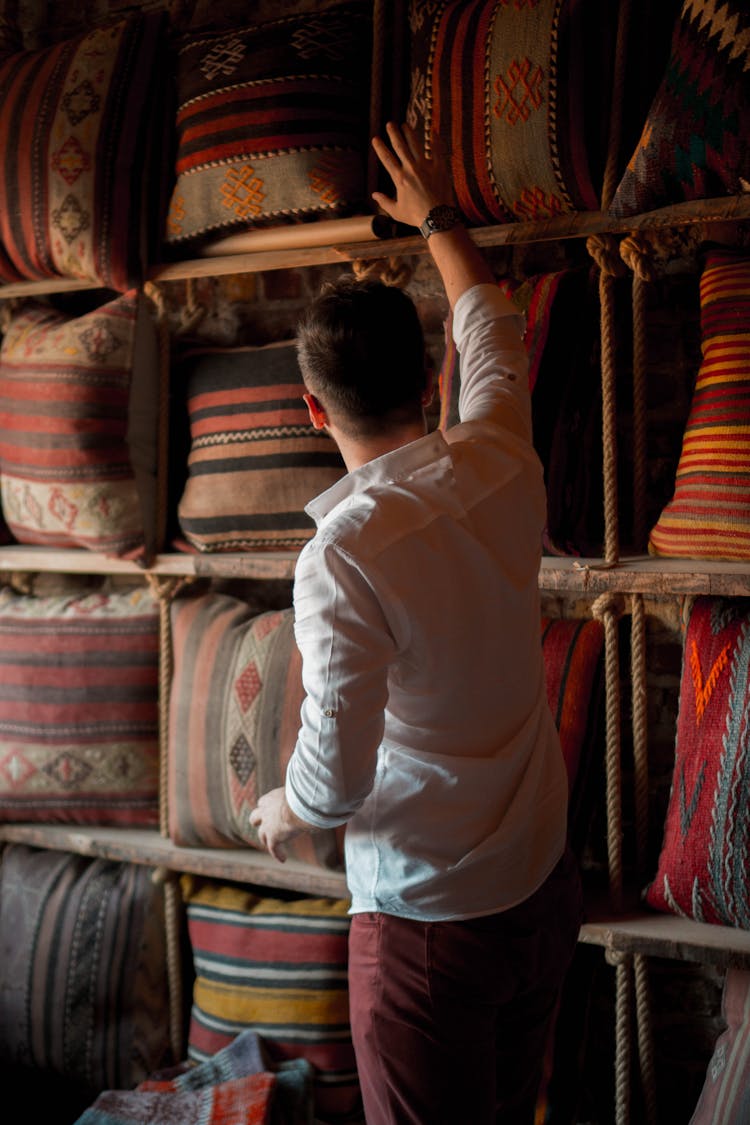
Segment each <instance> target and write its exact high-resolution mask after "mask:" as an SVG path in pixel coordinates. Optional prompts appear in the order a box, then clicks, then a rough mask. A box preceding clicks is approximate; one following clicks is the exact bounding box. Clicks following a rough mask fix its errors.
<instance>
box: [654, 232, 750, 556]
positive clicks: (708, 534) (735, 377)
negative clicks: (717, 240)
mask: <svg viewBox="0 0 750 1125" xmlns="http://www.w3.org/2000/svg"><path fill="white" fill-rule="evenodd" d="M700 304H701V334H702V359H701V365H700V370H699V371H698V377H697V380H696V384H695V389H694V391H693V400H692V404H691V407H690V415H689V417H688V420H687V425H686V428H685V435H684V438H683V442H682V451H681V453H680V459H679V464H678V466H677V475H676V481H675V491H674V496H673V497H672V499H671V500H670V501H669V503H668V504H667V505H666V507H665V508H664V510H663V511H662V513H661V515H660V517H659V519H658V521H657V523H656V526H655V527H654V528H653V529H652V531H651V534H650V537H649V550H650V551H651V553H652V554H656V555H675V556H678V557H686V558H701V559H747V558H748V557H750V258H748V257H747V256H745V255H743V254H742V253H738V252H736V251H734V250H732V249H729V248H726V247H721V248H717V249H713V250H709V251H708V252H707V254H706V260H705V265H704V268H703V272H702V275H701V280H700Z"/></svg>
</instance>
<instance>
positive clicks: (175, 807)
mask: <svg viewBox="0 0 750 1125" xmlns="http://www.w3.org/2000/svg"><path fill="white" fill-rule="evenodd" d="M172 635H173V640H174V677H173V681H172V692H171V697H170V721H169V831H170V836H171V837H172V839H173V840H174V841H175V843H178V844H182V845H185V846H192V845H205V846H208V847H222V846H224V847H227V846H232V847H236V846H237V845H238V844H250V845H251V847H258V846H259V844H258V837H257V833H256V830H255V829H254V828H253V827H252V825H250V823H249V822H248V817H249V814H250V811H251V810H252V809H253V808H254V807H255V805H256V803H257V800H258V797H259V796H260V795H261V794H262V793H266V792H267V791H268V790H269V789H274V788H276V787H277V786H280V785H283V784H284V778H285V775H286V765H287V762H288V761H289V758H290V757H291V755H292V751H293V750H294V746H295V743H296V741H297V732H298V731H299V725H300V707H301V705H302V700H303V698H304V689H303V687H302V671H301V669H302V660H301V657H300V654H299V650H298V649H297V646H296V644H295V643H294V630H293V614H292V610H291V609H289V610H283V611H281V612H270V613H263V614H259V615H257V616H254V615H253V611H252V610H251V609H250V607H249V606H248V605H246V604H245V603H244V602H241V601H239V600H238V599H236V598H232V597H228V596H226V595H223V594H208V595H206V596H205V597H201V598H184V599H177V600H175V601H174V602H173V603H172ZM340 837H341V833H335V832H320V833H314V834H311V835H308V834H304V835H302V836H299V837H297V839H296V840H293V841H291V843H290V844H289V849H288V851H289V855H291V856H294V857H295V858H297V859H301V860H305V861H307V862H309V863H313V864H316V865H318V866H323V867H334V868H336V867H339V866H340V864H341V855H340V847H339V844H338V842H337V841H338V840H339V839H340Z"/></svg>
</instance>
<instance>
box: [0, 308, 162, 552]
mask: <svg viewBox="0 0 750 1125" xmlns="http://www.w3.org/2000/svg"><path fill="white" fill-rule="evenodd" d="M160 378H161V371H160V362H159V348H158V344H157V334H156V327H155V325H154V322H153V320H152V318H151V315H150V313H149V310H148V307H147V305H146V302H145V300H144V299H143V298H141V297H139V296H138V295H137V294H136V292H135V290H132V291H131V292H129V293H126V294H124V295H123V296H121V297H117V298H115V300H112V301H109V302H107V303H106V304H103V305H101V306H100V307H99V308H97V309H94V311H93V312H89V313H86V314H84V315H83V316H78V317H68V316H65V315H63V314H62V313H60V312H57V311H55V310H54V309H53V308H50V306H49V305H43V304H37V303H35V302H29V303H27V304H26V305H24V306H23V308H22V309H21V311H20V312H18V313H17V314H16V315H14V316H13V317H12V319H11V322H10V324H9V327H8V329H7V331H6V333H5V336H4V337H3V341H2V346H0V474H2V475H1V483H2V507H3V513H4V516H5V520H6V522H7V524H8V526H9V528H10V530H11V531H12V533H13V535H14V536H15V538H16V539H17V540H18V541H19V542H21V543H34V544H40V545H42V546H47V547H86V548H88V549H90V550H94V551H101V552H103V553H104V554H106V555H112V556H119V557H124V558H131V559H134V560H136V561H138V562H145V561H147V560H148V558H149V557H150V556H151V555H152V554H153V552H154V550H155V549H156V546H157V539H158V535H157V527H156V523H157V521H156V508H157V450H156V445H157V406H158V396H159V382H160Z"/></svg>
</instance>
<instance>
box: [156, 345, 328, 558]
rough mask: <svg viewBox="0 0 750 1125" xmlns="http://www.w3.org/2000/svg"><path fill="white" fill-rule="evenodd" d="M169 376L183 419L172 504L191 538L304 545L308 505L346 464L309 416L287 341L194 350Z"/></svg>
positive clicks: (235, 545) (229, 546)
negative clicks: (186, 441) (183, 443)
mask: <svg viewBox="0 0 750 1125" xmlns="http://www.w3.org/2000/svg"><path fill="white" fill-rule="evenodd" d="M176 382H177V383H178V387H177V388H176V390H175V394H183V393H184V394H185V396H186V400H187V411H188V414H189V420H190V440H191V448H190V454H189V458H188V480H187V483H186V485H185V489H184V492H183V494H182V497H181V498H180V501H179V505H178V518H179V522H180V527H181V529H182V532H183V534H184V536H185V538H186V539H187V541H188V543H189V544H190V545H191V546H192V547H195V548H197V550H199V551H243V550H259V549H263V548H269V549H277V550H293V549H297V548H299V547H302V546H303V545H304V543H305V542H306V541H307V540H308V539H310V538H311V537H312V535H313V532H314V530H315V527H314V524H313V521H312V519H311V518H310V517H309V516H308V515H307V514H306V513H305V511H304V507H305V504H307V503H308V501H310V500H312V499H313V497H315V496H317V495H318V493H320V492H324V491H325V489H326V488H328V487H329V486H330V485H332V484H334V483H335V481H337V480H338V479H339V478H340V477H342V476H343V475H344V463H343V461H342V459H341V455H340V454H339V452H338V450H337V449H336V446H335V444H334V442H333V441H332V440H331V438H329V437H328V436H327V435H326V434H324V433H322V432H319V431H317V430H314V429H313V427H312V426H311V424H310V419H309V416H308V413H307V407H306V406H305V404H304V402H303V401H302V395H303V394H304V390H305V388H304V384H303V382H302V376H301V375H300V372H299V367H298V365H297V353H296V349H295V345H294V343H292V342H284V343H281V344H271V345H269V346H267V347H264V348H252V347H246V348H228V349H203V350H197V351H193V352H191V353H189V354H188V355H187V356H186V357H185V359H184V360H183V362H182V363H181V365H180V368H179V371H178V373H177V376H176ZM179 384H181V386H180V385H179Z"/></svg>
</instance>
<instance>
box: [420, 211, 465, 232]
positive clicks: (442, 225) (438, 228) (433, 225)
mask: <svg viewBox="0 0 750 1125" xmlns="http://www.w3.org/2000/svg"><path fill="white" fill-rule="evenodd" d="M462 224H463V219H462V216H461V212H460V211H459V210H458V208H457V207H453V206H452V205H451V204H450V203H438V204H437V205H436V206H435V207H431V208H430V210H429V211H428V212H427V214H426V215H425V217H424V219H423V220H422V222H421V223H420V224H419V227H418V230H419V233H420V234H421V235H422V238H425V239H426V238H429V237H430V235H432V234H439V233H441V232H442V231H447V230H453V228H454V227H457V226H461V225H462Z"/></svg>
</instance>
